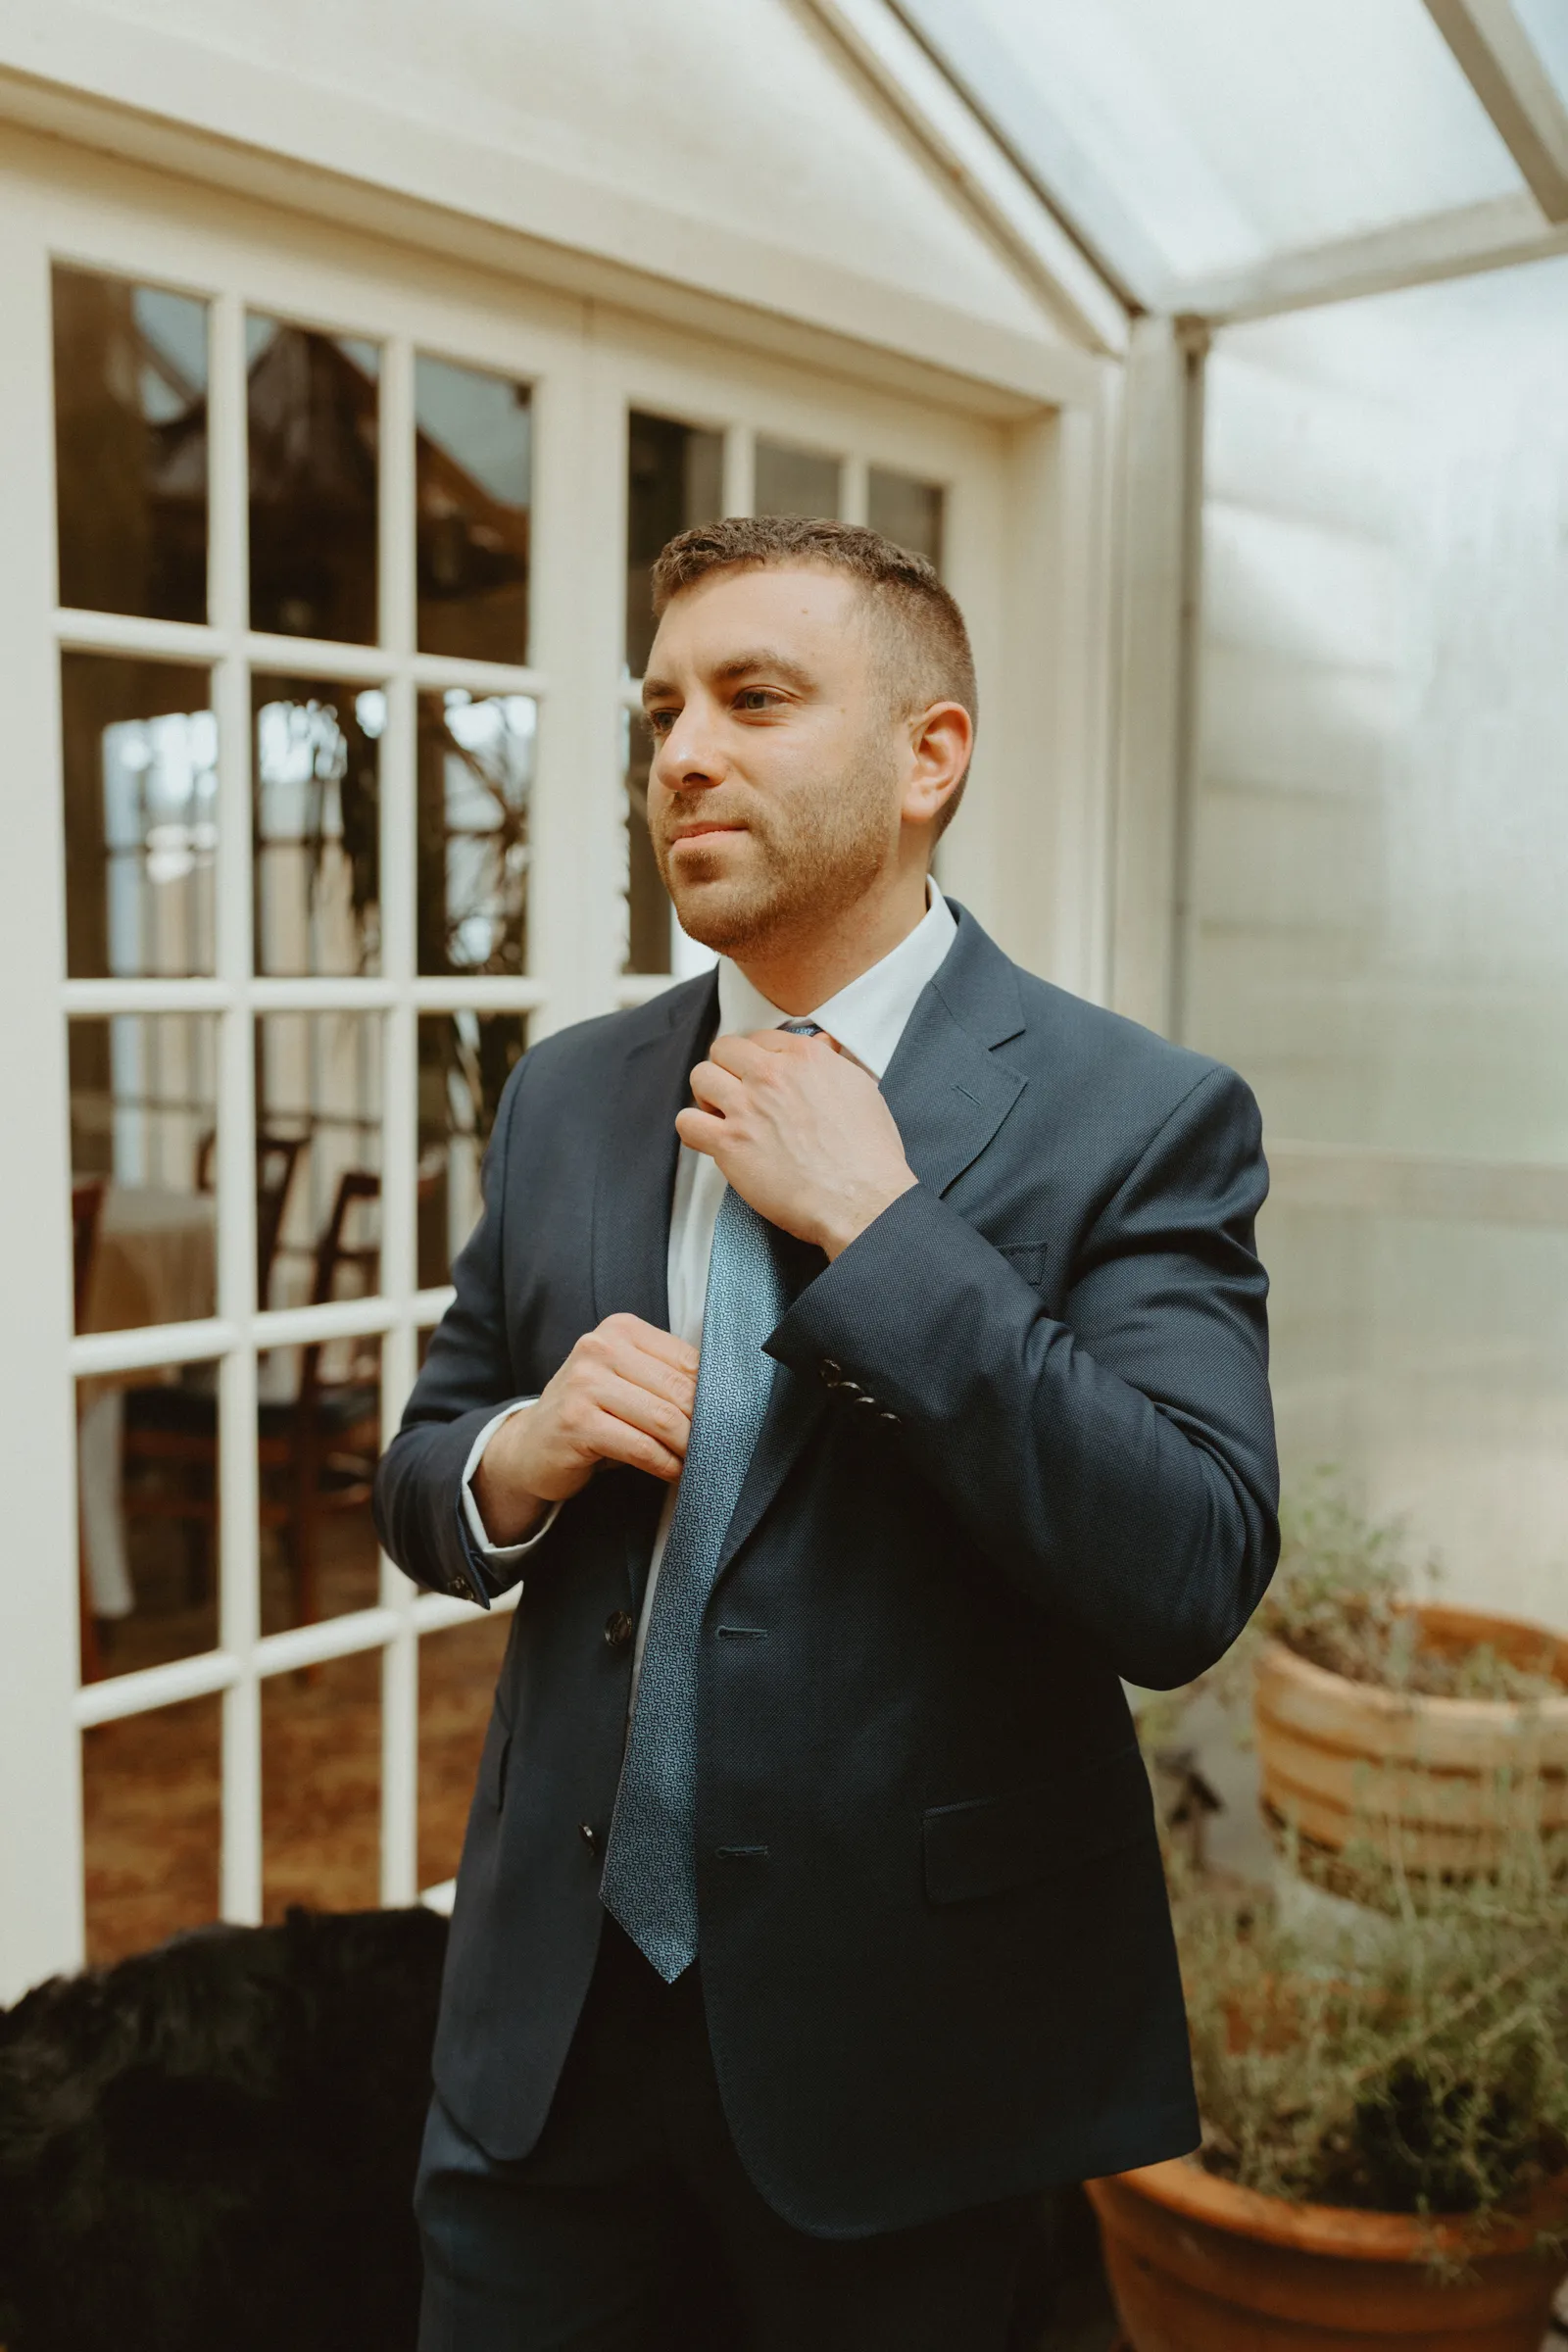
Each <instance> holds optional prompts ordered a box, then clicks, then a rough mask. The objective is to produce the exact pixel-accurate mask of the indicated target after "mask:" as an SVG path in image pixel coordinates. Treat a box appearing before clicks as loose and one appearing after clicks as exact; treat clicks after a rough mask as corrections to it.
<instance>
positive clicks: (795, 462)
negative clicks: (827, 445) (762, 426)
mask: <svg viewBox="0 0 1568 2352" xmlns="http://www.w3.org/2000/svg"><path fill="white" fill-rule="evenodd" d="M756 507H757V512H758V514H759V515H836V514H837V513H838V511H839V462H838V460H837V458H825V457H823V455H822V453H821V451H820V450H815V449H795V448H793V447H791V445H790V444H789V443H788V442H785V441H759V442H758V444H757V493H756Z"/></svg>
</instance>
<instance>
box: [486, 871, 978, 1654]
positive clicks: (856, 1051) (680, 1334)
mask: <svg viewBox="0 0 1568 2352" xmlns="http://www.w3.org/2000/svg"><path fill="white" fill-rule="evenodd" d="M926 888H927V903H926V910H925V913H924V915H923V916H922V917H921V919H920V921H919V922H918V923H916V925H915V927H914V929H913V930H912V931H911V932H910V933H909V934H908V936H907V938H906V939H902V940H900V942H899V944H898V946H897V947H896V948H894V949H893V950H892V952H891V953H890V954H889V955H886V956H883V958H882V960H881V962H880V963H873V964H872V965H871V967H870V969H869V971H864V972H861V974H860V975H859V977H858V979H856V980H852V981H851V982H850V984H849V986H848V988H841V989H840V990H839V992H838V995H837V996H836V997H829V999H828V1000H827V1003H826V1004H825V1005H819V1006H818V1007H817V1009H816V1010H815V1011H814V1012H810V1013H788V1012H780V1010H779V1008H778V1006H777V1005H772V1004H769V1002H768V1000H767V998H766V997H764V996H763V995H762V994H761V993H760V990H758V989H756V988H754V987H753V986H752V983H751V982H750V981H749V980H748V979H747V977H746V974H745V973H744V972H743V971H742V970H741V968H740V966H739V965H738V964H735V963H731V962H730V960H729V958H728V957H727V956H721V957H720V958H719V964H718V1030H717V1034H718V1035H719V1036H721V1037H736V1036H744V1035H745V1034H746V1032H747V1031H748V1030H752V1029H777V1028H780V1027H782V1025H783V1024H784V1022H786V1021H789V1020H810V1021H814V1022H815V1023H816V1025H817V1027H818V1028H819V1029H822V1030H825V1032H826V1033H827V1035H828V1036H829V1037H831V1038H832V1040H833V1042H834V1044H835V1045H836V1046H838V1047H839V1048H840V1050H841V1051H842V1052H843V1053H845V1054H849V1056H850V1058H851V1059H852V1060H853V1061H858V1063H859V1064H860V1067H861V1068H862V1069H864V1070H869V1072H870V1073H871V1076H872V1077H873V1078H875V1079H877V1080H878V1081H880V1080H881V1077H882V1074H883V1072H884V1071H885V1070H886V1068H887V1066H888V1063H889V1062H890V1061H891V1060H892V1059H893V1054H894V1050H895V1048H896V1047H897V1045H898V1042H899V1040H900V1038H901V1037H902V1036H903V1035H904V1032H905V1029H906V1028H907V1025H908V1020H909V1015H910V1014H911V1013H912V1012H913V1010H914V1007H915V1003H916V1001H917V999H918V998H919V996H920V993H921V991H922V990H923V989H924V987H925V985H926V982H927V981H928V980H930V979H932V978H933V977H934V975H935V973H936V971H937V967H938V966H939V965H940V964H941V963H942V961H943V959H944V957H945V956H946V955H947V953H948V950H949V948H950V947H951V946H952V945H953V939H954V934H955V932H956V929H957V925H956V922H955V921H954V918H953V913H952V909H951V908H950V907H949V906H948V903H947V901H946V899H944V897H943V896H942V893H941V891H940V890H938V888H937V886H936V883H935V882H934V881H929V882H928V883H927V886H926ZM725 1189H726V1188H725V1183H724V1178H723V1175H722V1174H721V1172H720V1170H719V1166H718V1162H717V1161H716V1160H714V1159H711V1158H710V1157H709V1155H708V1153H707V1152H693V1151H691V1150H689V1149H688V1148H687V1146H686V1145H684V1144H682V1146H681V1148H680V1156H679V1159H678V1160H677V1162H676V1166H675V1195H674V1201H673V1202H672V1205H671V1209H670V1219H669V1255H668V1258H667V1260H666V1268H665V1271H666V1279H667V1285H668V1292H669V1328H670V1330H671V1331H672V1332H673V1333H674V1334H675V1336H676V1338H677V1339H681V1340H686V1341H689V1342H690V1344H691V1346H692V1347H694V1348H701V1346H702V1341H703V1309H704V1306H705V1304H706V1302H707V1298H708V1261H709V1259H710V1257H711V1255H712V1250H713V1227H714V1226H715V1224H716V1223H717V1222H718V1210H719V1203H720V1201H722V1200H723V1198H724V1193H725ZM537 1401H538V1399H537V1398H536V1397H522V1398H519V1399H518V1400H517V1401H516V1402H515V1403H513V1404H508V1405H504V1406H503V1407H502V1409H501V1411H500V1412H499V1413H497V1414H496V1416H495V1418H494V1420H492V1421H488V1422H486V1424H485V1426H484V1428H483V1429H481V1430H480V1432H479V1435H478V1436H477V1438H475V1440H474V1442H473V1446H472V1448H471V1450H470V1451H469V1454H468V1459H467V1463H466V1468H465V1470H464V1474H463V1504H464V1509H465V1511H466V1514H467V1520H468V1528H469V1532H470V1534H471V1535H472V1537H473V1540H474V1543H475V1545H476V1546H477V1548H478V1550H479V1553H480V1555H481V1557H482V1558H483V1559H484V1560H485V1561H486V1562H487V1563H488V1564H489V1565H490V1567H491V1568H493V1569H494V1570H496V1571H498V1572H500V1579H499V1581H500V1582H503V1583H504V1582H506V1581H508V1579H507V1575H506V1572H507V1571H508V1570H509V1569H512V1568H514V1567H515V1565H516V1563H517V1562H518V1561H520V1560H521V1559H522V1557H523V1555H524V1554H525V1553H526V1552H529V1551H531V1550H532V1548H533V1546H534V1545H535V1544H540V1543H542V1542H543V1541H544V1538H545V1537H546V1536H547V1535H548V1534H549V1532H550V1529H551V1528H552V1527H553V1526H554V1524H555V1520H556V1514H557V1512H558V1511H559V1510H560V1508H561V1505H560V1504H559V1503H557V1504H556V1506H555V1508H554V1509H553V1510H552V1511H551V1512H550V1514H549V1516H548V1517H547V1518H546V1520H545V1522H544V1525H543V1526H542V1527H540V1528H538V1529H537V1530H536V1531H535V1533H534V1534H533V1535H531V1536H530V1537H529V1538H528V1539H527V1541H526V1543H523V1544H492V1543H491V1541H490V1539H489V1537H488V1535H487V1534H486V1532H485V1527H484V1522H483V1520H482V1519H481V1517H480V1515H479V1506H478V1503H477V1502H476V1501H475V1499H474V1495H473V1485H472V1481H473V1474H474V1472H475V1470H476V1469H477V1468H478V1466H479V1458H480V1456H481V1454H482V1453H483V1452H484V1449H485V1447H486V1446H488V1444H489V1443H490V1440H491V1438H492V1437H493V1436H494V1435H495V1432H496V1431H497V1430H498V1429H499V1428H500V1426H501V1424H502V1422H503V1421H505V1420H507V1419H508V1417H509V1416H510V1415H511V1414H513V1413H520V1412H526V1411H527V1409H528V1407H529V1406H530V1405H531V1404H534V1403H537ZM678 1492H679V1487H678V1484H677V1485H676V1486H672V1487H671V1488H670V1489H669V1491H668V1493H667V1494H666V1495H665V1497H664V1507H663V1510H662V1513H661V1515H660V1521H659V1531H658V1533H657V1535H656V1536H655V1538H654V1550H653V1558H652V1561H651V1562H650V1565H649V1570H648V1589H647V1591H646V1593H644V1595H643V1607H642V1618H641V1621H640V1623H639V1625H638V1628H637V1646H636V1649H635V1651H634V1652H633V1662H632V1689H633V1691H634V1692H635V1691H636V1678H637V1674H638V1671H639V1670H640V1668H641V1665H642V1654H643V1642H644V1640H645V1639H646V1636H647V1631H648V1616H649V1611H650V1609H651V1608H652V1606H653V1598H654V1588H655V1586H656V1585H657V1584H658V1582H659V1567H660V1562H661V1560H662V1558H663V1554H664V1544H665V1543H666V1541H667V1539H668V1536H669V1526H670V1521H671V1520H672V1519H673V1517H674V1515H675V1497H676V1495H677V1494H678Z"/></svg>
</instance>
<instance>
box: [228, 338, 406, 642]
mask: <svg viewBox="0 0 1568 2352" xmlns="http://www.w3.org/2000/svg"><path fill="white" fill-rule="evenodd" d="M245 350H246V359H247V363H248V376H247V381H248V390H247V402H246V408H247V418H248V424H249V432H250V566H251V570H250V579H251V626H252V628H253V629H270V630H274V631H276V632H277V633H278V634H279V635H281V636H285V637H328V638H332V639H334V640H335V641H337V642H338V643H341V644H344V645H370V644H373V643H374V640H375V634H376V626H375V616H376V570H375V551H376V445H377V439H378V418H377V403H378V377H379V374H380V353H379V351H378V350H377V348H376V346H375V345H374V344H373V343H365V342H360V341H358V340H357V339H355V338H354V337H352V336H349V335H323V334H320V333H319V332H318V331H317V330H316V329H315V328H314V327H306V326H293V325H290V324H289V323H288V322H287V321H285V320H282V319H268V318H263V317H260V316H258V315H256V314H254V313H253V314H252V315H251V316H250V317H249V318H248V319H246V321H245Z"/></svg>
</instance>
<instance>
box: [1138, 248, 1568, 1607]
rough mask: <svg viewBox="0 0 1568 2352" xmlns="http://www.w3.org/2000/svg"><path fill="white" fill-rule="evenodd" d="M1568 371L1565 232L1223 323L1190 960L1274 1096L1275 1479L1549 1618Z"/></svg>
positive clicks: (1556, 1540) (1494, 1597)
mask: <svg viewBox="0 0 1568 2352" xmlns="http://www.w3.org/2000/svg"><path fill="white" fill-rule="evenodd" d="M1565 376H1568V261H1563V260H1552V261H1547V262H1544V263H1541V264H1539V265H1536V266H1535V267H1534V268H1532V269H1529V270H1511V271H1505V272H1497V273H1495V274H1493V275H1490V276H1486V277H1477V278H1474V279H1468V280H1465V281H1462V282H1455V283H1451V284H1447V285H1443V286H1433V287H1422V288H1417V289H1412V290H1410V291H1408V292H1405V293H1401V294H1398V295H1393V296H1387V297H1381V298H1379V299H1376V300H1369V301H1366V302H1360V303H1355V304H1347V305H1344V306H1339V307H1336V308H1332V309H1323V310H1319V311H1314V312H1303V313H1300V314H1298V315H1296V316H1294V317H1292V318H1289V319H1276V320H1272V321H1270V322H1269V323H1268V324H1267V325H1264V324H1262V323H1258V324H1255V325H1248V326H1245V327H1236V328H1231V329H1227V330H1225V331H1224V332H1223V333H1222V334H1221V335H1220V336H1219V337H1218V339H1217V342H1216V346H1215V350H1214V353H1213V356H1212V359H1211V362H1210V372H1209V389H1208V399H1207V456H1206V463H1207V489H1206V498H1205V523H1204V530H1205V538H1204V551H1203V570H1204V609H1203V627H1202V654H1201V660H1202V672H1201V694H1200V698H1199V699H1200V705H1201V713H1202V726H1201V744H1200V747H1199V762H1198V772H1197V778H1196V787H1195V807H1194V812H1193V813H1194V840H1193V844H1192V867H1191V872H1192V882H1193V906H1192V927H1191V932H1190V937H1189V941H1188V952H1187V956H1186V961H1185V975H1186V1017H1185V1034H1186V1036H1187V1037H1188V1039H1189V1040H1190V1041H1191V1042H1192V1043H1194V1044H1196V1045H1198V1046H1200V1047H1201V1048H1203V1049H1204V1050H1205V1051H1208V1052H1211V1053H1214V1054H1218V1055H1220V1056H1221V1057H1222V1058H1224V1059H1225V1060H1228V1061H1231V1062H1234V1063H1236V1064H1237V1065H1238V1066H1239V1067H1240V1068H1241V1069H1242V1071H1243V1072H1244V1074H1245V1075H1246V1076H1247V1077H1248V1078H1249V1079H1250V1081H1251V1083H1252V1085H1253V1086H1254V1088H1255V1089H1256V1091H1257V1094H1258V1097H1259V1100H1260V1102H1261V1103H1262V1106H1263V1114H1264V1126H1265V1134H1266V1137H1267V1141H1268V1146H1269V1152H1270V1157H1271V1159H1272V1160H1273V1162H1274V1165H1275V1171H1276V1173H1275V1195H1274V1199H1273V1200H1272V1201H1271V1202H1270V1205H1269V1207H1268V1209H1267V1211H1266V1213H1265V1221H1264V1229H1263V1248H1264V1254H1265V1258H1266V1260H1267V1262H1268V1263H1269V1267H1270V1273H1271V1276H1272V1279H1273V1297H1272V1299H1271V1317H1272V1320H1273V1324H1274V1347H1273V1367H1274V1382H1275V1393H1276V1397H1278V1399H1279V1401H1280V1413H1281V1428H1282V1437H1283V1442H1284V1446H1285V1454H1286V1464H1287V1472H1288V1474H1289V1475H1296V1474H1299V1472H1300V1471H1301V1470H1303V1469H1305V1468H1307V1467H1310V1466H1311V1464H1312V1463H1314V1462H1317V1461H1328V1462H1333V1463H1337V1464H1339V1465H1340V1466H1341V1467H1342V1468H1344V1469H1345V1471H1346V1473H1347V1477H1348V1481H1349V1482H1350V1484H1351V1487H1352V1491H1353V1492H1356V1493H1358V1494H1359V1495H1361V1496H1362V1497H1364V1499H1365V1501H1366V1502H1367V1503H1368V1505H1369V1506H1370V1507H1372V1508H1373V1509H1375V1510H1376V1511H1378V1512H1393V1511H1398V1510H1408V1511H1409V1513H1410V1516H1411V1528H1412V1548H1413V1550H1414V1552H1415V1556H1416V1557H1417V1558H1419V1557H1420V1556H1421V1552H1422V1550H1423V1549H1424V1548H1425V1546H1426V1545H1427V1544H1434V1545H1436V1546H1437V1548H1438V1549H1439V1550H1440V1551H1441V1552H1442V1554H1443V1555H1444V1557H1445V1559H1446V1563H1447V1566H1448V1569H1449V1589H1450V1591H1451V1593H1452V1595H1453V1597H1454V1598H1455V1599H1457V1600H1461V1601H1463V1600H1472V1601H1473V1600H1478V1599H1484V1600H1485V1602H1486V1604H1487V1605H1492V1606H1495V1607H1497V1608H1499V1609H1502V1610H1505V1611H1507V1610H1519V1611H1525V1612H1526V1613H1531V1612H1534V1613H1537V1614H1543V1615H1546V1616H1548V1617H1550V1618H1551V1619H1552V1621H1553V1622H1558V1621H1560V1619H1561V1616H1562V1590H1563V1588H1562V1581H1561V1580H1562V1565H1563V1556H1564V1555H1563V1538H1562V1529H1563V1526H1564V1505H1565V1502H1568V1495H1565V1494H1564V1488H1563V1470H1562V1463H1563V1459H1564V1455H1563V1447H1562V1430H1563V1425H1564V1424H1563V1416H1564V1406H1565V1401H1568V1370H1565V1365H1564V1356H1563V1334H1564V1332H1565V1330H1568V1323H1565V1321H1564V1317H1563V1312H1562V1302H1563V1299H1564V1296H1565V1294H1568V1231H1565V1230H1561V1229H1559V1230H1556V1231H1553V1230H1551V1229H1550V1227H1549V1226H1547V1225H1545V1224H1544V1219H1545V1218H1547V1217H1548V1216H1549V1215H1550V1214H1551V1207H1550V1203H1551V1200H1552V1196H1553V1194H1554V1192H1555V1191H1556V1189H1557V1186H1558V1185H1559V1184H1560V1181H1561V1180H1560V1177H1558V1175H1557V1174H1556V1171H1558V1170H1561V1169H1562V1168H1563V1167H1564V1166H1568V926H1565V925H1564V922H1563V907H1564V906H1565V905H1568V669H1565V666H1564V663H1563V659H1562V648H1563V645H1564V643H1565V642H1568V583H1565V579H1564V574H1563V565H1562V547H1563V543H1564V539H1565V536H1568V409H1565V406H1564V403H1563V399H1562V384H1563V382H1564V380H1565ZM1489 1163H1491V1164H1490V1167H1489ZM1478 1188H1480V1190H1479V1193H1478ZM1445 1197H1446V1198H1448V1199H1450V1200H1451V1201H1453V1203H1454V1209H1455V1213H1454V1215H1453V1217H1452V1219H1451V1221H1450V1220H1448V1219H1445V1220H1444V1221H1442V1222H1439V1221H1438V1220H1437V1219H1436V1218H1435V1217H1432V1216H1429V1215H1427V1214H1426V1213H1425V1210H1424V1204H1425V1203H1427V1202H1430V1201H1433V1200H1441V1199H1443V1198H1445ZM1478 1197H1479V1198H1483V1199H1487V1200H1490V1201H1492V1202H1494V1203H1495V1221H1494V1222H1492V1223H1490V1224H1483V1223H1481V1222H1480V1221H1479V1211H1477V1210H1475V1209H1473V1208H1471V1207H1469V1206H1467V1202H1469V1201H1473V1200H1474V1199H1476V1198H1478ZM1401 1199H1403V1200H1408V1201H1411V1202H1412V1210H1413V1208H1414V1207H1415V1206H1422V1207H1423V1213H1422V1214H1420V1215H1417V1214H1415V1213H1409V1214H1395V1213H1394V1211H1395V1209H1396V1208H1397V1206H1398V1204H1399V1202H1400V1201H1401ZM1382 1203H1387V1206H1386V1207H1384V1206H1382V1205H1380V1204H1382ZM1461 1211H1462V1212H1463V1213H1462V1215H1461V1213H1460V1212H1461ZM1515 1220H1517V1222H1515ZM1531 1225H1536V1226H1537V1227H1538V1230H1535V1231H1532V1230H1530V1227H1531Z"/></svg>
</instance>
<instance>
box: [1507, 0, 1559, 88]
mask: <svg viewBox="0 0 1568 2352" xmlns="http://www.w3.org/2000/svg"><path fill="white" fill-rule="evenodd" d="M1513 13H1514V15H1515V16H1516V17H1517V18H1518V19H1519V21H1520V23H1521V24H1522V25H1523V26H1524V28H1525V30H1526V32H1528V33H1529V35H1530V38H1531V40H1532V42H1533V43H1534V44H1535V50H1536V55H1537V56H1538V57H1539V58H1540V60H1541V62H1542V64H1543V65H1544V67H1545V69H1546V72H1547V73H1548V74H1549V75H1550V77H1551V80H1552V82H1553V84H1554V85H1555V88H1556V91H1557V95H1558V97H1559V98H1560V99H1561V100H1562V102H1563V104H1564V105H1565V106H1568V8H1564V7H1563V4H1562V0H1513Z"/></svg>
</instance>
